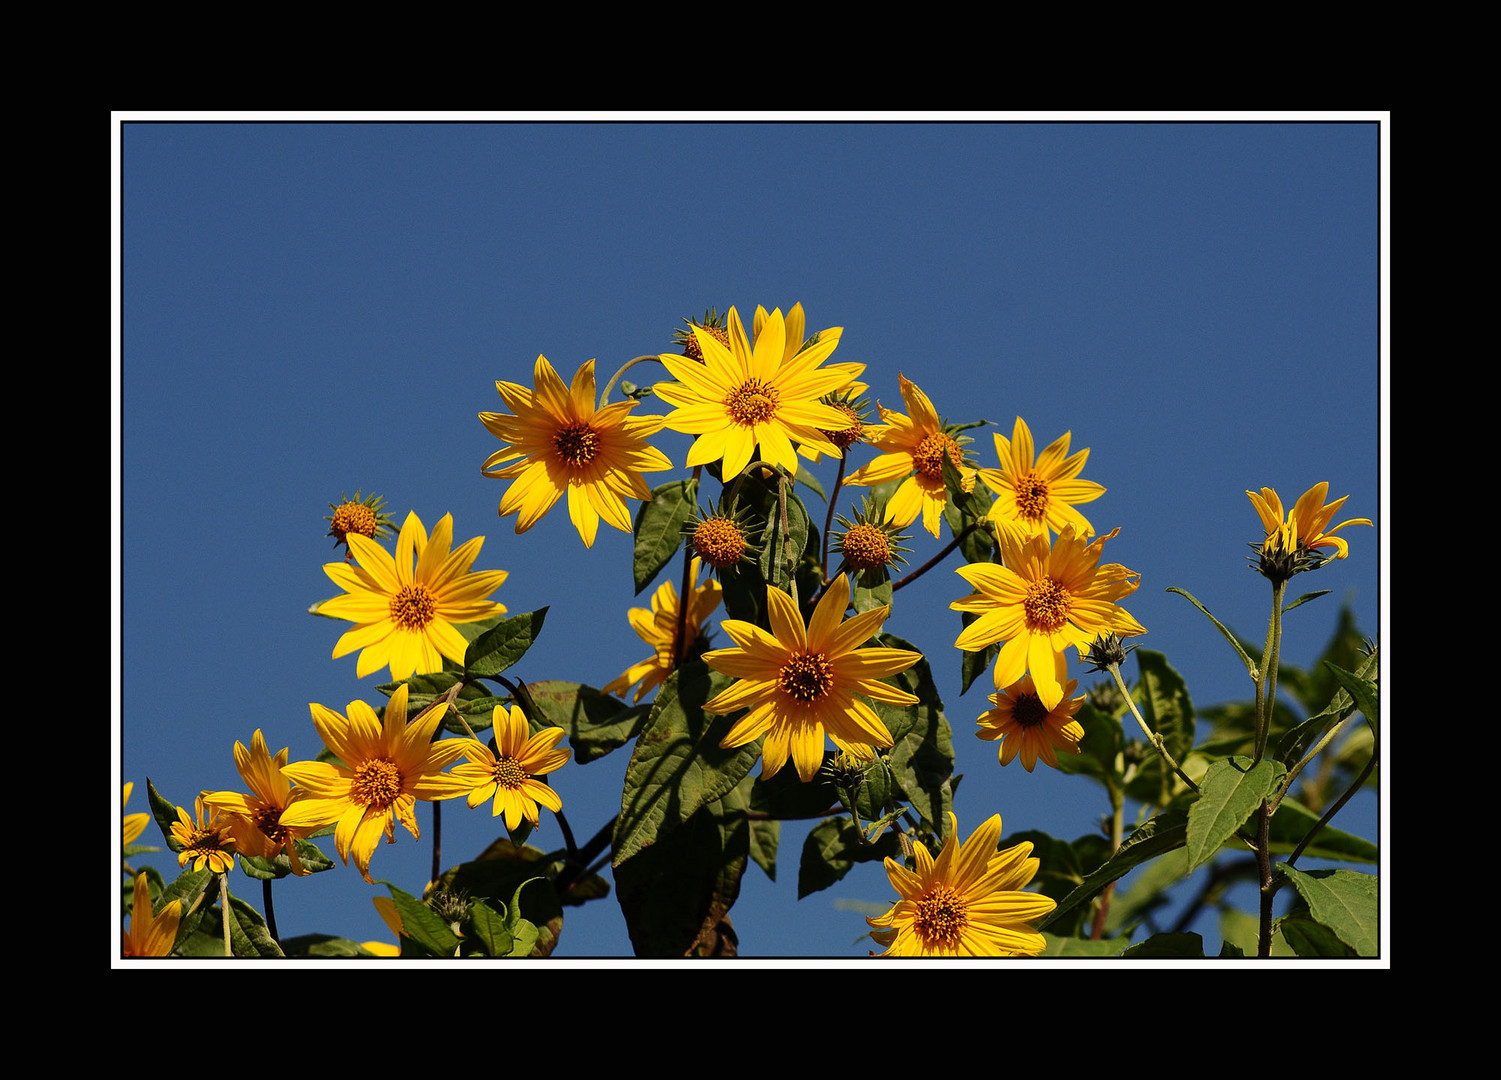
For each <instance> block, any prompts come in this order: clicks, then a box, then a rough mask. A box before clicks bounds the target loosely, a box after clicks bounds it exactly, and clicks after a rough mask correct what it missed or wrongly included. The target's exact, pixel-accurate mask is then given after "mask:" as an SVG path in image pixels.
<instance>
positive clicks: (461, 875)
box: [437, 837, 603, 956]
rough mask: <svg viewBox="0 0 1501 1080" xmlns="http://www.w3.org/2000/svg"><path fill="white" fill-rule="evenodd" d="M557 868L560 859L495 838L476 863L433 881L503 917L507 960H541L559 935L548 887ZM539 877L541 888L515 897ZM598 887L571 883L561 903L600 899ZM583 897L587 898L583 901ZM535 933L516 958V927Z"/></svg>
mask: <svg viewBox="0 0 1501 1080" xmlns="http://www.w3.org/2000/svg"><path fill="white" fill-rule="evenodd" d="M561 866H562V859H559V858H552V857H550V856H548V855H547V854H546V853H544V852H541V851H538V850H537V849H536V848H533V847H524V846H521V845H519V844H514V843H512V842H511V841H510V840H508V839H506V838H505V837H499V838H497V839H496V840H495V841H494V842H492V843H491V844H490V846H489V847H487V848H486V849H485V850H484V851H483V852H481V853H480V855H479V857H478V858H477V859H474V860H473V861H471V862H466V863H462V864H460V865H459V866H456V867H454V868H453V869H451V870H446V871H444V873H443V874H442V875H440V876H439V878H438V881H437V885H438V886H439V887H441V888H444V889H447V890H448V891H449V892H453V893H461V894H464V895H466V896H469V897H472V898H473V899H476V900H483V901H485V903H487V904H488V905H489V906H490V907H491V908H492V909H494V910H496V911H504V912H505V918H506V920H507V925H508V926H509V927H510V929H511V935H512V937H513V938H516V939H517V944H516V946H515V948H513V950H512V952H511V953H509V954H508V955H511V956H516V955H526V956H547V955H549V954H550V953H551V952H552V950H553V949H554V948H556V947H557V944H558V936H559V935H560V934H561V933H562V931H563V903H564V902H565V901H564V900H560V898H559V896H558V892H557V889H556V888H554V887H553V881H552V875H555V874H556V873H557V871H558V869H559V868H560V867H561ZM539 875H541V876H542V878H541V879H542V880H544V881H546V885H540V884H539V885H533V886H532V887H531V888H528V889H526V890H525V891H518V890H520V887H521V886H522V885H524V884H526V883H527V882H528V881H529V880H534V879H537V878H538V877H539ZM602 890H603V882H601V881H599V879H597V878H595V877H593V876H592V875H591V876H589V877H586V878H584V879H582V880H580V881H579V882H576V883H575V884H574V886H573V888H572V889H571V890H570V891H569V897H568V899H567V900H566V902H567V903H578V902H581V901H582V900H585V899H588V898H590V897H591V896H597V895H601V894H602ZM583 892H587V893H588V895H587V896H586V895H583V894H582V893H583ZM520 920H525V921H526V922H528V923H531V924H532V925H533V926H534V927H536V929H537V931H538V933H537V936H536V937H535V938H534V939H530V940H531V941H532V944H530V945H529V946H528V947H527V949H526V952H525V953H524V954H522V953H518V952H517V951H516V950H517V949H520V948H521V946H522V944H523V942H522V941H521V936H522V935H521V932H520V930H519V929H518V928H519V927H521V921H520Z"/></svg>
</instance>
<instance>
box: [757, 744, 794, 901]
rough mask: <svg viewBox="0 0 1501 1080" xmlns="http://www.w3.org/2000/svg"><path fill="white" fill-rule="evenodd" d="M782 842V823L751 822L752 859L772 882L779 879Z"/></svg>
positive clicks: (758, 820) (784, 770)
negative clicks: (778, 855) (779, 854)
mask: <svg viewBox="0 0 1501 1080" xmlns="http://www.w3.org/2000/svg"><path fill="white" fill-rule="evenodd" d="M782 771H783V772H786V771H787V770H786V769H783V770H782ZM781 840H782V823H781V822H780V821H762V820H760V819H752V820H751V822H750V857H751V858H752V859H754V860H755V861H756V865H757V866H759V867H760V868H761V869H762V870H764V871H766V876H767V877H769V878H771V880H772V881H775V880H776V879H777V848H778V847H779V846H780V844H781Z"/></svg>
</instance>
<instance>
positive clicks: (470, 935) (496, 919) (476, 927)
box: [464, 900, 524, 957]
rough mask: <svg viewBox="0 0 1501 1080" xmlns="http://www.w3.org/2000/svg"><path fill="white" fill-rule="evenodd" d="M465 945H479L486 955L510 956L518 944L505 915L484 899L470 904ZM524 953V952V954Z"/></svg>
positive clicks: (468, 946) (466, 947)
mask: <svg viewBox="0 0 1501 1080" xmlns="http://www.w3.org/2000/svg"><path fill="white" fill-rule="evenodd" d="M464 922H465V932H464V947H465V949H466V952H467V950H468V949H469V948H470V947H472V946H475V945H477V946H478V947H479V949H480V950H481V951H482V952H483V953H484V955H486V956H493V957H501V956H510V955H511V952H512V950H513V949H514V948H515V946H516V940H515V939H514V938H513V937H512V936H511V930H510V928H509V927H508V926H507V925H506V920H505V918H504V917H503V916H501V915H499V914H497V913H496V912H495V911H494V910H493V909H492V908H491V907H490V906H489V905H488V904H486V903H485V902H484V901H482V900H476V901H474V902H473V903H472V904H470V905H469V914H468V916H467V917H466V918H465V920H464ZM523 955H524V954H523Z"/></svg>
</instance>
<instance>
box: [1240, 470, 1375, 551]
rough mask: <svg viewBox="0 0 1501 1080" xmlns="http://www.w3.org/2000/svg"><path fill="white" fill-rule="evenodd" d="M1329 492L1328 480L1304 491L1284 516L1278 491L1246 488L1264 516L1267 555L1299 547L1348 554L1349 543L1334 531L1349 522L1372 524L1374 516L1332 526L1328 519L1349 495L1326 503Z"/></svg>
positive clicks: (1257, 508) (1263, 548) (1258, 511)
mask: <svg viewBox="0 0 1501 1080" xmlns="http://www.w3.org/2000/svg"><path fill="white" fill-rule="evenodd" d="M1328 494H1329V484H1328V483H1327V482H1325V483H1321V484H1315V485H1313V487H1311V488H1309V489H1308V490H1307V491H1305V492H1303V495H1302V497H1301V498H1300V499H1298V502H1297V505H1295V506H1294V507H1293V508H1292V511H1291V513H1289V514H1288V515H1287V517H1286V518H1285V519H1284V518H1283V516H1282V500H1281V499H1280V498H1278V497H1277V493H1276V492H1275V491H1273V490H1272V489H1271V488H1268V487H1264V488H1262V489H1261V494H1260V495H1258V494H1256V492H1254V491H1247V492H1246V495H1247V496H1248V497H1249V498H1250V500H1251V505H1252V506H1254V507H1255V508H1256V513H1257V515H1258V516H1260V518H1261V525H1262V527H1263V528H1264V529H1265V530H1266V542H1265V543H1264V544H1263V545H1262V550H1263V551H1265V552H1267V553H1268V554H1271V553H1273V552H1275V551H1279V550H1280V551H1283V552H1287V553H1289V554H1292V553H1294V552H1296V551H1297V550H1298V549H1299V548H1302V549H1303V550H1305V551H1314V550H1316V549H1318V548H1333V549H1334V557H1335V558H1336V559H1343V558H1344V557H1345V556H1347V555H1349V554H1350V545H1349V544H1347V543H1345V539H1344V537H1342V536H1335V535H1334V534H1335V533H1337V532H1339V531H1340V530H1341V529H1343V528H1344V527H1345V526H1346V525H1369V524H1371V519H1370V518H1351V519H1350V520H1349V521H1341V522H1340V523H1339V524H1338V525H1335V526H1334V527H1333V528H1330V526H1329V522H1331V521H1333V520H1334V515H1335V512H1336V511H1338V510H1339V508H1340V507H1341V506H1343V505H1344V502H1345V500H1346V499H1348V498H1349V497H1350V496H1348V495H1341V496H1340V497H1339V498H1337V499H1335V500H1334V501H1333V502H1332V503H1330V504H1328V505H1327V506H1325V505H1324V498H1325V496H1327V495H1328Z"/></svg>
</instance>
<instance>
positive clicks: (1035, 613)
mask: <svg viewBox="0 0 1501 1080" xmlns="http://www.w3.org/2000/svg"><path fill="white" fill-rule="evenodd" d="M1072 603H1073V597H1072V596H1070V595H1069V591H1068V590H1067V589H1065V588H1064V587H1063V586H1062V585H1060V584H1059V583H1058V582H1056V581H1054V580H1053V579H1052V578H1050V577H1045V578H1043V579H1042V580H1040V581H1034V582H1032V584H1031V585H1028V586H1027V596H1026V599H1024V600H1023V601H1022V610H1023V611H1025V612H1026V616H1027V625H1028V626H1029V627H1031V628H1032V629H1034V630H1043V631H1046V632H1048V633H1052V632H1053V631H1055V630H1061V629H1062V628H1063V625H1064V623H1066V622H1068V613H1069V608H1070V607H1071V605H1072Z"/></svg>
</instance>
